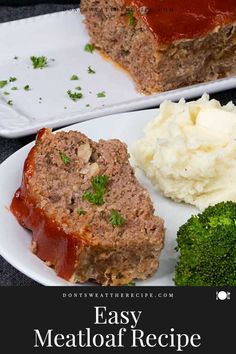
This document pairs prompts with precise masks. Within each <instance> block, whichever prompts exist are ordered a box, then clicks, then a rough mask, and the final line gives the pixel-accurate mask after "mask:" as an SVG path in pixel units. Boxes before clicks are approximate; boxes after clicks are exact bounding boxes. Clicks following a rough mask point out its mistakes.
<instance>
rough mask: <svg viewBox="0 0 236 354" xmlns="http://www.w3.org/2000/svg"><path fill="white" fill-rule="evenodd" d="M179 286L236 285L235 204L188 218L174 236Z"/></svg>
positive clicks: (221, 206)
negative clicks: (178, 254)
mask: <svg viewBox="0 0 236 354" xmlns="http://www.w3.org/2000/svg"><path fill="white" fill-rule="evenodd" d="M177 245H178V246H177V247H176V250H177V251H179V253H180V257H179V260H178V262H177V265H176V268H175V275H174V282H175V284H176V285H179V286H181V285H182V286H184V285H186V286H234V285H236V203H233V202H222V203H219V204H216V205H215V206H210V207H208V208H207V209H205V211H204V212H203V213H201V214H198V215H196V216H192V217H191V218H190V219H189V220H188V221H187V222H186V223H185V224H184V225H182V226H181V227H180V229H179V231H178V233H177Z"/></svg>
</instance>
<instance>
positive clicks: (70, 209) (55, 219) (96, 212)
mask: <svg viewBox="0 0 236 354" xmlns="http://www.w3.org/2000/svg"><path fill="white" fill-rule="evenodd" d="M11 210H12V212H13V213H14V215H15V216H16V218H17V219H18V221H19V222H20V224H21V225H23V226H24V227H26V228H28V229H30V230H32V231H33V238H32V250H33V252H34V253H35V254H36V255H37V256H38V257H39V258H41V259H42V260H43V261H46V262H47V264H48V265H50V266H52V267H54V268H55V271H56V273H57V274H58V275H59V276H60V277H62V278H64V279H66V280H69V281H71V282H85V281H87V280H95V281H96V282H98V283H100V284H102V285H123V284H127V283H129V282H130V281H132V280H133V279H135V278H137V279H145V278H147V277H148V276H150V275H152V274H153V273H154V272H155V271H156V270H157V268H158V263H159V260H158V258H159V255H160V252H161V250H162V248H163V242H164V232H163V221H162V219H160V218H159V217H158V216H154V209H153V204H152V201H151V199H150V196H149V194H148V192H147V190H145V189H144V188H143V187H142V186H141V185H140V184H139V182H138V181H137V180H136V178H135V175H134V170H133V168H132V167H131V165H130V164H129V161H128V153H127V147H126V145H125V144H124V143H121V142H120V141H119V140H109V141H104V140H100V141H99V142H94V141H92V140H90V139H89V138H87V137H86V136H85V135H83V134H81V133H79V132H74V131H70V132H68V133H67V132H58V133H56V134H52V132H51V130H50V129H43V130H41V131H40V132H39V134H38V137H37V140H36V144H35V146H34V147H33V149H32V150H31V152H30V153H29V155H28V157H27V160H26V162H25V166H24V172H23V181H22V185H21V188H20V189H19V190H18V191H17V192H16V194H15V197H14V199H13V201H12V205H11Z"/></svg>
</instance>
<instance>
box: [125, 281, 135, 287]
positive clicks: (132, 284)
mask: <svg viewBox="0 0 236 354" xmlns="http://www.w3.org/2000/svg"><path fill="white" fill-rule="evenodd" d="M127 286H136V283H135V282H134V281H130V282H129V283H128V284H127Z"/></svg>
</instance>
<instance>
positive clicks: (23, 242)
mask: <svg viewBox="0 0 236 354" xmlns="http://www.w3.org/2000/svg"><path fill="white" fill-rule="evenodd" d="M157 113H158V110H156V109H155V110H146V111H139V112H131V113H123V114H117V115H113V117H112V119H111V117H109V116H107V117H103V118H98V119H94V120H91V121H87V122H83V123H78V124H75V125H72V126H70V127H67V128H65V129H63V130H65V131H68V130H77V131H81V132H83V133H84V134H86V135H87V136H89V137H90V138H91V139H93V140H99V139H111V138H117V139H120V140H121V141H123V142H125V143H127V144H128V147H129V151H130V152H132V146H133V144H134V141H136V140H137V139H138V138H140V137H141V136H142V131H143V128H144V126H145V125H146V124H147V122H148V121H150V120H152V119H153V118H154V117H155V116H156V115H157ZM32 146H33V143H31V144H29V145H27V146H25V147H24V148H22V149H21V150H19V151H17V152H16V153H15V154H14V155H12V156H11V157H9V158H8V159H7V160H6V161H5V162H4V163H2V164H1V165H0V191H1V201H0V225H1V232H0V253H1V255H2V256H3V257H4V258H5V259H6V260H7V261H8V262H9V263H11V264H12V265H13V266H14V267H15V268H17V269H18V270H20V271H21V272H22V273H24V274H26V275H27V276H29V277H30V278H32V279H34V280H36V281H37V282H39V283H41V284H44V285H71V284H70V283H69V282H66V281H64V280H63V279H61V278H59V277H58V276H57V275H56V274H55V272H54V271H53V270H52V269H51V268H49V267H47V266H46V265H45V264H44V263H43V262H42V261H41V260H40V259H38V258H37V257H36V256H35V255H34V254H32V253H31V251H30V242H31V233H30V232H29V231H26V230H25V229H24V228H22V227H21V226H20V225H19V224H18V223H17V221H16V219H15V218H14V216H13V215H12V214H11V212H10V211H9V205H10V203H11V200H12V197H13V195H14V193H15V191H16V189H17V188H18V187H19V186H20V183H21V177H22V169H23V164H24V161H25V159H26V156H27V154H28V152H29V150H30V149H31V147H32ZM131 163H132V165H134V161H132V159H131ZM136 175H137V177H138V179H139V181H140V182H141V184H142V185H143V186H144V187H146V188H147V189H148V191H149V192H150V194H151V198H152V200H153V203H154V207H155V210H156V214H157V215H160V216H161V217H162V218H163V219H164V220H165V227H166V239H165V247H164V250H163V251H162V255H161V260H160V268H159V270H158V271H157V272H156V274H155V275H154V276H153V277H151V278H149V279H147V280H145V281H138V282H137V285H145V286H146V285H151V286H155V285H158V286H168V285H173V281H172V278H173V272H174V268H175V264H176V260H177V256H178V255H177V253H176V251H175V246H176V233H177V230H178V228H179V226H180V225H182V224H183V223H185V222H186V221H187V219H188V218H189V217H190V216H191V215H192V214H195V213H196V212H197V209H195V208H193V207H191V206H188V205H185V204H178V203H175V202H173V201H172V200H170V199H167V198H164V197H163V196H162V195H161V194H160V193H159V192H157V191H156V190H155V189H154V188H153V187H152V185H151V183H150V182H149V181H148V179H147V178H146V177H145V176H144V174H143V173H142V172H141V171H140V170H138V169H137V170H136ZM131 203H132V201H131ZM91 284H92V283H91ZM87 285H88V283H87Z"/></svg>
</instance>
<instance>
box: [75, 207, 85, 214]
mask: <svg viewBox="0 0 236 354" xmlns="http://www.w3.org/2000/svg"><path fill="white" fill-rule="evenodd" d="M76 211H77V214H78V215H79V216H81V215H86V214H87V212H86V210H84V209H82V208H79V209H77V210H76Z"/></svg>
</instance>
